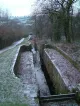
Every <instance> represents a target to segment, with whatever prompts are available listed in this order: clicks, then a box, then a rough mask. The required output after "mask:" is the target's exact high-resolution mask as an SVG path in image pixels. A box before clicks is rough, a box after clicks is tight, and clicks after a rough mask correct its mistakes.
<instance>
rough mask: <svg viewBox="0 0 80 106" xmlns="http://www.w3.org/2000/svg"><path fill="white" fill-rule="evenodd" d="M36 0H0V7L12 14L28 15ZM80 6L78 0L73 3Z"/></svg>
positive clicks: (76, 6)
mask: <svg viewBox="0 0 80 106" xmlns="http://www.w3.org/2000/svg"><path fill="white" fill-rule="evenodd" d="M35 1H36V0H0V7H1V8H4V9H7V10H8V11H9V13H10V14H11V15H12V16H25V15H30V13H31V12H32V11H33V5H34V3H35ZM74 7H75V8H78V7H79V8H80V0H79V2H78V3H76V4H75V5H74Z"/></svg>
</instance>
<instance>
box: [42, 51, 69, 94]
mask: <svg viewBox="0 0 80 106" xmlns="http://www.w3.org/2000/svg"><path fill="white" fill-rule="evenodd" d="M43 60H44V64H45V66H46V69H47V71H48V74H49V76H50V78H51V81H52V82H53V86H54V87H55V92H56V94H60V93H68V92H69V90H68V88H67V87H66V85H65V83H64V81H63V80H62V78H61V76H60V74H59V72H58V71H59V69H58V68H57V67H56V66H55V65H54V64H53V63H52V61H51V60H50V59H49V56H48V55H47V54H46V52H45V49H44V52H43Z"/></svg>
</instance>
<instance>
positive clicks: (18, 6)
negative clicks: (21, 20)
mask: <svg viewBox="0 0 80 106" xmlns="http://www.w3.org/2000/svg"><path fill="white" fill-rule="evenodd" d="M35 1H36V0H0V7H1V8H3V9H5V8H6V9H7V10H8V11H9V12H10V14H11V15H13V16H24V15H30V13H31V12H32V9H33V6H32V5H33V4H34V3H35Z"/></svg>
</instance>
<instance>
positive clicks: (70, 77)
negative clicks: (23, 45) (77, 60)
mask: <svg viewBox="0 0 80 106" xmlns="http://www.w3.org/2000/svg"><path fill="white" fill-rule="evenodd" d="M45 52H46V54H47V55H48V57H49V58H50V60H51V61H52V63H53V64H55V66H56V67H57V68H58V69H59V70H58V73H59V74H60V76H61V77H62V79H63V80H64V82H65V84H66V86H67V87H68V88H69V89H70V90H72V89H73V88H75V87H76V85H77V84H79V83H80V72H79V71H78V70H77V69H76V68H75V67H74V66H73V65H72V64H71V63H70V62H69V61H68V60H66V58H64V57H63V56H62V55H61V54H60V53H59V52H57V51H56V50H54V49H45Z"/></svg>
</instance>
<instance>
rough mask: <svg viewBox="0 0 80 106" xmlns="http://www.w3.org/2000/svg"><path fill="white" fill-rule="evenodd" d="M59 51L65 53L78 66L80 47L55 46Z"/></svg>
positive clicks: (68, 45) (74, 45)
mask: <svg viewBox="0 0 80 106" xmlns="http://www.w3.org/2000/svg"><path fill="white" fill-rule="evenodd" d="M56 46H58V47H59V48H60V49H62V50H63V51H64V52H66V53H67V54H68V55H69V56H70V57H71V58H72V59H73V60H74V61H76V62H77V63H78V64H80V45H79V44H57V45H56Z"/></svg>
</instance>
